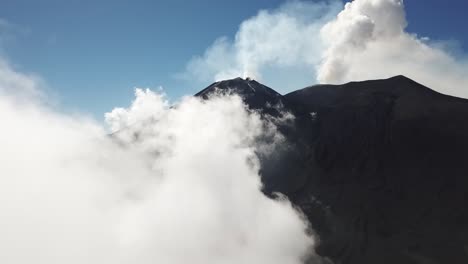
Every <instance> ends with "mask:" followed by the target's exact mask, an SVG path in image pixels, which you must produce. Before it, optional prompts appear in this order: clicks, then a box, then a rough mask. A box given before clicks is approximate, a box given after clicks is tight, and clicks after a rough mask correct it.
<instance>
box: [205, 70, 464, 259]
mask: <svg viewBox="0 0 468 264" xmlns="http://www.w3.org/2000/svg"><path fill="white" fill-rule="evenodd" d="M217 90H222V91H230V92H232V93H237V94H239V95H240V96H242V97H243V98H244V100H245V103H246V104H247V105H248V106H249V107H250V108H252V109H258V110H262V111H261V112H263V114H264V115H269V114H270V115H271V114H273V115H274V114H276V113H275V112H272V111H271V110H270V109H271V108H270V106H271V105H274V104H276V105H278V104H280V105H281V107H283V109H284V110H286V111H289V112H291V113H293V114H294V115H295V121H294V127H293V128H292V129H287V130H285V131H286V132H285V133H284V134H285V136H286V138H287V139H288V140H287V143H286V144H287V147H285V148H284V150H283V152H284V153H275V157H274V158H268V157H267V158H265V159H262V161H261V163H262V164H261V165H262V181H263V184H264V192H265V193H266V194H267V195H270V194H271V193H273V192H281V193H284V194H285V195H287V196H288V197H289V199H290V200H291V201H292V202H293V203H294V204H295V205H296V206H298V207H299V208H301V210H302V211H303V212H304V213H305V215H306V216H307V219H308V220H309V221H310V223H311V225H312V227H313V229H314V230H316V232H317V233H318V235H319V237H320V243H319V245H318V247H317V252H318V253H319V254H321V255H322V256H325V257H328V258H330V259H331V260H333V261H334V262H335V263H343V264H366V263H369V264H375V263H379V264H387V263H388V264H403V263H405V264H406V263H408V264H424V263H427V264H430V263H451V264H462V263H468V208H467V207H466V204H468V162H466V159H467V157H468V122H467V120H468V100H465V99H461V98H455V97H451V96H447V95H443V94H440V93H437V92H435V91H433V90H431V89H429V88H427V87H425V86H423V85H421V84H419V83H417V82H415V81H413V80H411V79H408V78H406V77H404V76H396V77H393V78H390V79H385V80H372V81H364V82H351V83H347V84H343V85H315V86H310V87H306V88H304V89H301V90H297V91H294V92H292V93H289V94H286V95H280V94H279V93H277V92H275V91H274V90H273V89H271V88H268V87H266V86H264V85H262V84H260V83H258V82H256V81H254V80H249V79H246V80H244V79H241V78H237V79H233V80H226V81H221V82H216V83H214V84H212V85H210V86H208V87H207V88H206V89H204V90H202V91H201V92H200V93H198V94H196V95H197V96H201V97H203V98H205V99H209V94H210V93H212V92H215V91H217Z"/></svg>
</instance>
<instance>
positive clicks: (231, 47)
mask: <svg viewBox="0 0 468 264" xmlns="http://www.w3.org/2000/svg"><path fill="white" fill-rule="evenodd" d="M407 24H408V22H407V20H406V13H405V9H404V2H403V0H354V1H351V2H348V3H347V4H346V5H344V6H343V4H342V3H341V2H340V1H322V2H305V1H291V2H287V3H286V4H284V5H282V6H281V7H279V8H278V9H275V10H262V11H260V12H259V13H258V14H257V15H256V16H254V17H252V18H250V19H248V20H246V21H244V22H242V24H241V25H240V27H239V30H238V32H237V33H236V35H235V37H234V39H233V40H232V41H231V40H229V39H228V38H226V37H223V38H220V39H218V40H216V41H215V42H214V43H213V44H212V45H211V46H210V47H209V48H208V49H207V50H206V51H205V53H204V54H203V55H202V56H198V57H195V58H193V59H192V60H191V61H190V62H189V63H188V65H187V69H186V72H185V73H184V76H186V77H187V78H189V79H191V80H203V81H205V82H209V81H217V80H219V79H225V78H232V77H237V76H247V75H248V76H250V77H254V78H257V79H260V80H261V81H265V82H266V83H267V84H269V85H270V86H272V87H273V88H275V89H278V90H279V91H282V92H287V91H291V90H296V89H299V88H301V87H303V86H306V85H310V84H313V83H316V82H319V83H332V84H339V83H345V82H349V81H361V80H367V79H380V78H388V77H392V76H395V75H400V74H403V75H406V76H408V77H410V78H412V79H414V80H416V81H418V82H421V83H423V84H425V85H427V86H429V87H431V88H433V89H435V90H437V91H440V92H442V93H447V94H451V95H455V96H460V97H466V98H468V77H467V76H468V59H467V58H468V57H467V56H466V55H465V54H460V53H457V54H456V55H455V54H454V52H451V51H450V49H449V48H448V45H444V42H443V41H431V40H429V39H428V38H421V37H418V36H417V35H416V34H411V33H409V32H407V31H406V28H407Z"/></svg>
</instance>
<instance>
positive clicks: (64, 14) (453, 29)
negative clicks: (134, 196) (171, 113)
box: [0, 0, 468, 119]
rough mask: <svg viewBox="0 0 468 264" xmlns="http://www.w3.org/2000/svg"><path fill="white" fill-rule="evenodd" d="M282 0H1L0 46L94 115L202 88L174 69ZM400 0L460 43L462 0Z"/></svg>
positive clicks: (416, 17) (466, 43) (463, 39)
mask: <svg viewBox="0 0 468 264" xmlns="http://www.w3.org/2000/svg"><path fill="white" fill-rule="evenodd" d="M283 2H284V1H279V0H256V1H252V0H249V1H245V0H237V1H215V0H211V1H209V0H199V1H181V0H160V1H120V0H118V1H110V0H101V1H74V0H68V1H60V0H43V1H33V0H30V1H25V0H2V1H1V2H0V18H1V19H2V20H3V21H7V23H8V25H7V26H6V27H5V26H4V27H3V29H2V31H3V32H2V31H0V32H1V33H2V38H1V40H2V41H1V49H2V51H1V52H2V56H3V57H6V58H7V59H8V60H9V61H10V62H11V63H12V64H13V65H14V66H15V68H16V69H19V70H21V71H23V72H34V73H37V74H39V75H40V76H42V78H44V79H45V80H46V82H47V84H48V86H49V87H50V89H51V90H52V91H53V92H54V93H55V94H56V95H58V98H59V100H60V101H61V104H62V105H63V106H64V107H65V108H66V109H67V110H70V111H75V110H77V111H80V112H85V113H90V114H92V115H94V116H95V117H96V118H98V119H100V118H101V116H102V114H103V113H104V112H106V111H109V110H111V109H112V108H113V107H114V106H125V105H128V103H129V101H130V100H131V98H132V96H133V88H134V87H151V88H157V87H159V86H163V87H164V88H165V90H166V92H167V94H168V95H169V97H170V98H173V99H175V98H178V97H180V96H181V95H183V94H193V93H195V92H197V91H198V90H200V89H202V88H204V87H203V85H202V86H200V83H196V84H195V83H193V82H187V81H184V80H181V79H178V78H175V77H174V76H175V75H176V74H177V73H180V72H181V71H183V70H184V68H185V66H186V64H187V62H188V61H190V59H191V58H192V57H193V56H195V55H200V54H203V52H204V51H205V50H206V49H207V47H209V46H210V45H211V44H212V43H213V41H214V40H215V39H217V38H218V37H220V36H228V37H231V38H232V37H233V36H234V35H235V33H236V32H237V30H238V27H239V25H240V23H241V22H242V21H244V20H246V19H248V18H249V17H252V16H254V15H255V14H256V13H257V12H258V10H260V9H271V8H275V7H278V6H279V5H280V4H281V3H283ZM405 6H406V12H407V19H408V21H409V28H408V31H410V32H413V33H417V34H418V35H420V36H428V37H430V38H431V39H436V40H438V39H441V40H453V41H454V43H458V48H459V49H460V50H462V51H466V49H467V48H468V31H466V29H465V25H466V24H467V22H468V21H467V20H468V19H467V18H466V14H465V12H466V10H468V2H467V1H466V0H455V1H449V2H446V1H440V0H426V1H412V0H407V1H406V2H405ZM208 84H209V83H208V82H207V83H205V85H208ZM297 88H300V87H297Z"/></svg>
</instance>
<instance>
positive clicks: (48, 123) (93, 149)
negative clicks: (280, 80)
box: [0, 64, 314, 264]
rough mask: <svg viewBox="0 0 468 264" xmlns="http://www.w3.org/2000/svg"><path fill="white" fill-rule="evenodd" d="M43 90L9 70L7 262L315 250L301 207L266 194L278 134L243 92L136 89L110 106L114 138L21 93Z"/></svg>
mask: <svg viewBox="0 0 468 264" xmlns="http://www.w3.org/2000/svg"><path fill="white" fill-rule="evenodd" d="M12 87H13V88H14V89H13V90H12V89H10V88H12ZM34 87H37V85H36V83H35V81H34V79H30V78H28V75H25V74H21V73H18V72H16V71H14V70H13V69H12V68H11V67H10V66H8V65H7V64H4V65H3V66H2V68H0V91H2V92H1V93H0V120H1V121H2V129H1V137H0V146H1V148H0V159H1V160H2V162H1V164H0V209H1V210H0V219H1V220H0V223H1V224H0V234H1V236H0V263H5V264H30V263H38V264H46V263H47V264H53V263H57V264H58V263H60V264H62V263H67V264H73V263H77V264H78V263H80V264H82V263H89V264H106V263H122V264H130V263H139V264H145V263H168V264H182V263H199V264H202V263H203V264H205V263H225V264H231V263H232V264H234V263H236V264H237V263H246V264H247V263H265V264H266V263H268V264H274V263H278V264H280V263H281V264H282V263H291V264H294V263H298V264H299V263H303V259H304V258H305V257H306V256H307V255H308V254H311V252H313V245H314V240H313V238H312V237H311V236H310V235H309V231H308V227H307V225H306V224H305V222H304V220H303V219H302V217H301V216H300V214H299V213H298V212H297V211H296V210H295V209H293V207H292V206H291V204H290V203H289V202H288V201H287V200H286V199H284V198H281V199H277V200H272V199H269V198H267V197H266V196H265V195H263V194H262V192H261V191H260V189H261V183H260V179H259V175H258V171H259V164H258V160H257V158H256V156H255V154H254V151H255V147H256V138H257V137H258V136H260V135H263V134H265V133H276V131H275V130H274V127H273V126H271V125H265V124H264V123H263V122H264V121H261V119H260V117H259V115H258V114H255V113H250V112H249V111H247V110H246V109H245V106H244V105H243V103H242V100H241V99H240V98H239V97H236V96H218V97H213V98H212V99H211V100H209V101H201V100H199V99H196V98H193V97H186V98H184V99H182V100H181V101H180V102H179V103H178V105H177V106H176V107H170V104H169V103H168V102H167V101H166V100H165V98H164V96H163V95H161V94H158V93H153V92H151V91H149V90H137V92H136V99H135V101H134V102H133V103H132V105H131V106H130V107H129V108H116V109H114V111H112V112H110V113H108V114H107V115H106V119H107V121H108V122H109V125H110V127H111V128H112V129H114V130H120V129H121V131H120V132H117V133H114V134H113V136H111V137H110V136H108V135H107V132H106V131H105V129H104V128H102V127H101V126H100V125H98V124H96V123H95V122H93V121H91V120H86V119H83V118H79V117H72V116H67V115H64V114H59V113H57V112H55V111H53V110H52V109H50V108H49V107H46V106H44V105H43V104H42V103H41V100H36V99H31V97H24V96H22V95H21V93H22V92H20V93H16V91H17V90H30V89H32V90H34V89H35V88H34ZM33 94H34V92H33ZM13 95H14V96H13ZM18 97H21V98H22V100H17V98H18ZM265 130H268V131H265ZM116 142H119V143H116Z"/></svg>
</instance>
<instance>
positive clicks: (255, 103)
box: [195, 78, 282, 114]
mask: <svg viewBox="0 0 468 264" xmlns="http://www.w3.org/2000/svg"><path fill="white" fill-rule="evenodd" d="M216 92H221V93H235V94H238V95H240V96H242V97H243V99H244V101H245V102H246V103H247V105H249V107H250V108H251V109H257V110H263V111H267V113H269V114H276V113H277V112H275V111H274V110H273V109H271V107H270V106H277V105H278V104H281V97H282V96H281V94H279V93H277V92H276V91H275V90H273V89H271V88H269V87H267V86H265V85H263V84H261V83H258V82H257V81H255V80H251V79H245V80H244V79H242V78H236V79H232V80H225V81H220V82H215V83H213V84H212V85H210V86H208V87H206V88H205V89H203V90H201V91H200V92H198V93H197V94H195V96H200V97H203V98H204V99H208V97H209V95H210V94H212V93H216Z"/></svg>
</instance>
